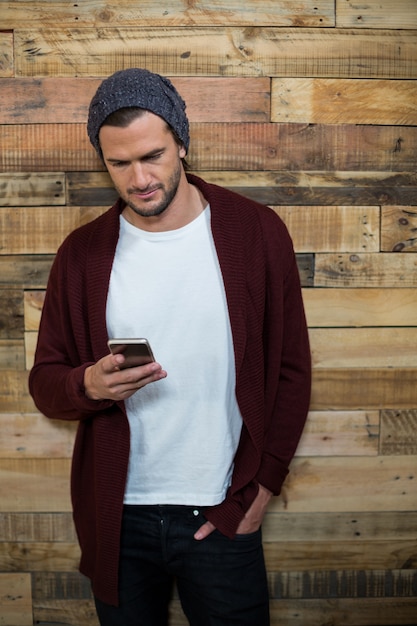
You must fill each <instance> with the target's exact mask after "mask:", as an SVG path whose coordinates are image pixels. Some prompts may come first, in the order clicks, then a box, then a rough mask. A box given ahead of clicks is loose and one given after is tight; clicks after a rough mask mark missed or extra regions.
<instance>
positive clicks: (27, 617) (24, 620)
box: [0, 572, 33, 626]
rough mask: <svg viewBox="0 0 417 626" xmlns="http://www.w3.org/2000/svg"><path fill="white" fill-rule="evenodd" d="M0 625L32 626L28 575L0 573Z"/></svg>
mask: <svg viewBox="0 0 417 626" xmlns="http://www.w3.org/2000/svg"><path fill="white" fill-rule="evenodd" d="M0 624H4V625H5V626H32V624H33V619H32V588H31V579H30V574H28V573H23V572H18V573H7V574H4V573H0Z"/></svg>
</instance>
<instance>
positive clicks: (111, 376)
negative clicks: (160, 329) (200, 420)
mask: <svg viewBox="0 0 417 626" xmlns="http://www.w3.org/2000/svg"><path fill="white" fill-rule="evenodd" d="M108 343H109V348H110V350H111V353H110V354H109V355H107V356H105V357H103V358H102V359H100V360H99V361H97V363H95V364H94V365H90V367H88V368H87V369H86V370H85V374H84V388H85V394H86V395H87V397H88V398H90V399H91V400H114V401H116V402H117V401H120V400H126V399H127V398H129V397H130V396H132V395H133V394H134V393H136V391H138V389H141V388H142V387H145V385H148V384H149V383H152V382H155V381H158V380H161V379H162V378H165V377H166V375H167V373H166V371H165V370H163V369H162V367H161V365H160V364H159V363H157V362H156V361H155V359H154V356H153V353H152V350H151V349H150V346H149V344H148V342H147V341H146V340H144V339H139V340H135V339H129V340H127V339H118V340H109V342H108Z"/></svg>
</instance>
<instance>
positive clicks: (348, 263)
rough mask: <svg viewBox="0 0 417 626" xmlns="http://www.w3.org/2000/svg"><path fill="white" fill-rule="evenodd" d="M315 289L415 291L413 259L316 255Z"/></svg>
mask: <svg viewBox="0 0 417 626" xmlns="http://www.w3.org/2000/svg"><path fill="white" fill-rule="evenodd" d="M315 259H316V260H315V275H314V286H315V287H367V288H369V287H388V288H394V287H408V288H410V287H416V286H417V255H412V254H401V253H391V254H388V253H381V254H316V257H315Z"/></svg>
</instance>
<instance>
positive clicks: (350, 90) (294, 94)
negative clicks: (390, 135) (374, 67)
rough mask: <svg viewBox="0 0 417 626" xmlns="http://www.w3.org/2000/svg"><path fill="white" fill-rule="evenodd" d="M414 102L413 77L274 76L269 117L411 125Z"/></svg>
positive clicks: (416, 114) (416, 86) (416, 85)
mask: <svg viewBox="0 0 417 626" xmlns="http://www.w3.org/2000/svg"><path fill="white" fill-rule="evenodd" d="M416 13H417V10H416ZM416 102H417V81H413V80H410V81H408V80H371V81H368V80H360V79H336V78H274V79H273V80H272V94H271V121H272V122H305V123H307V124H387V125H397V126H407V125H415V124H416V123H417V107H416Z"/></svg>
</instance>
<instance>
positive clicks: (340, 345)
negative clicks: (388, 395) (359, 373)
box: [310, 327, 417, 398]
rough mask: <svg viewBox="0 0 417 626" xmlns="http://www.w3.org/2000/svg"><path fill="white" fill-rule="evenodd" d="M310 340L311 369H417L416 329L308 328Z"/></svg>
mask: <svg viewBox="0 0 417 626" xmlns="http://www.w3.org/2000/svg"><path fill="white" fill-rule="evenodd" d="M310 341H311V352H312V362H313V367H315V368H320V367H327V368H331V367H358V368H365V367H395V368H397V367H398V368H401V367H414V368H417V350H416V346H417V327H415V328H311V329H310ZM416 386H417V385H416ZM416 398H417V396H416Z"/></svg>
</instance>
